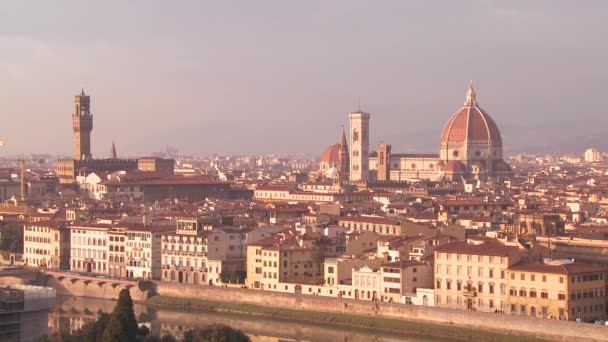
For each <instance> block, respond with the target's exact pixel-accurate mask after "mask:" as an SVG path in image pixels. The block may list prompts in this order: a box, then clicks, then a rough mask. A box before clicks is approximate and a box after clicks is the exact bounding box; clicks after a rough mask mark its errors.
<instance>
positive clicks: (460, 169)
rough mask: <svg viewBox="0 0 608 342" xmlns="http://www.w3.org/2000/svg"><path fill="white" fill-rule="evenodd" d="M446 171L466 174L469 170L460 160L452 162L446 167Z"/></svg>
mask: <svg viewBox="0 0 608 342" xmlns="http://www.w3.org/2000/svg"><path fill="white" fill-rule="evenodd" d="M444 171H445V172H446V173H466V171H467V168H466V167H465V166H464V164H463V163H462V162H460V161H458V160H450V161H449V162H447V164H446V165H445V169H444Z"/></svg>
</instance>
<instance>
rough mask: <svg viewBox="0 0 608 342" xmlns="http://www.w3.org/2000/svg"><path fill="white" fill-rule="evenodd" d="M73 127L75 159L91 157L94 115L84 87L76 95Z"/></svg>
mask: <svg viewBox="0 0 608 342" xmlns="http://www.w3.org/2000/svg"><path fill="white" fill-rule="evenodd" d="M72 128H73V129H74V159H76V160H83V159H91V158H92V155H91V131H92V130H93V115H92V114H91V98H90V97H89V96H88V95H86V94H85V93H84V89H82V90H81V91H80V94H79V95H76V96H75V97H74V114H72Z"/></svg>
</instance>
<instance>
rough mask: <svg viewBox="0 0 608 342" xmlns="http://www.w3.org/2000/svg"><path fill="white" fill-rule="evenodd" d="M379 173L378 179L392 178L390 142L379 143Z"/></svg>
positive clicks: (387, 179) (386, 179)
mask: <svg viewBox="0 0 608 342" xmlns="http://www.w3.org/2000/svg"><path fill="white" fill-rule="evenodd" d="M377 153H378V166H377V168H376V169H377V170H378V175H377V179H378V180H379V181H389V180H391V168H390V165H391V163H390V161H391V145H388V144H378V149H377Z"/></svg>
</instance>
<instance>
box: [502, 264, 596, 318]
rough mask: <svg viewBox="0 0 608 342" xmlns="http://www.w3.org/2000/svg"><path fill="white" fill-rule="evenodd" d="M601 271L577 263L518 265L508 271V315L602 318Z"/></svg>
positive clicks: (589, 265) (592, 266) (594, 267)
mask: <svg viewBox="0 0 608 342" xmlns="http://www.w3.org/2000/svg"><path fill="white" fill-rule="evenodd" d="M604 274H605V269H604V268H603V267H602V266H599V265H591V264H584V263H578V262H571V261H569V260H564V261H549V262H547V263H522V264H518V265H514V266H512V267H511V268H510V269H509V312H510V313H511V314H514V315H525V316H531V317H541V318H549V319H560V320H561V319H563V320H576V319H581V320H583V321H593V320H596V319H604V318H605V317H606V311H605V303H606V293H605V286H606V281H605V279H604Z"/></svg>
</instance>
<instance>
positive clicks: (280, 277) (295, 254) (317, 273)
mask: <svg viewBox="0 0 608 342" xmlns="http://www.w3.org/2000/svg"><path fill="white" fill-rule="evenodd" d="M322 265H323V256H322V253H321V251H320V249H319V248H317V247H315V246H314V240H304V239H299V238H297V237H289V238H287V239H283V240H281V238H280V237H271V238H268V239H264V240H262V241H259V242H257V243H253V244H250V245H248V246H247V281H246V284H247V286H248V287H250V288H255V289H263V290H266V289H267V290H271V289H272V290H275V289H278V288H277V284H279V283H296V284H322V283H323V274H322V273H323V271H322V269H323V267H322Z"/></svg>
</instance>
